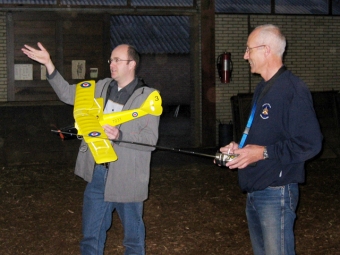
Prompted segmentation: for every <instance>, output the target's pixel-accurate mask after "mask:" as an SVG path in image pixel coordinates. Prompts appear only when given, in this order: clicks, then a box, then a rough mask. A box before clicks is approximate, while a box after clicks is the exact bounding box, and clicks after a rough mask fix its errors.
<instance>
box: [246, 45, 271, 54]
mask: <svg viewBox="0 0 340 255" xmlns="http://www.w3.org/2000/svg"><path fill="white" fill-rule="evenodd" d="M264 46H267V45H259V46H255V47H252V48H249V47H247V48H246V53H249V52H250V51H251V50H252V49H256V48H260V47H264Z"/></svg>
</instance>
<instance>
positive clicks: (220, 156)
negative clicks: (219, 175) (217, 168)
mask: <svg viewBox="0 0 340 255" xmlns="http://www.w3.org/2000/svg"><path fill="white" fill-rule="evenodd" d="M237 156H238V154H224V153H220V152H217V153H216V154H215V162H216V164H217V165H221V166H226V164H227V162H229V161H232V160H233V159H235V158H236V157H237Z"/></svg>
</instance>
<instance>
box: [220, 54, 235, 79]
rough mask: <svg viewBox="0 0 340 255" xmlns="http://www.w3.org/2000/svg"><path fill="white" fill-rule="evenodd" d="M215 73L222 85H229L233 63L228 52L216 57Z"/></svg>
mask: <svg viewBox="0 0 340 255" xmlns="http://www.w3.org/2000/svg"><path fill="white" fill-rule="evenodd" d="M217 71H218V75H219V77H220V81H221V82H222V83H229V82H230V81H231V73H232V71H233V62H232V61H231V53H230V52H224V53H223V54H221V55H219V56H218V57H217Z"/></svg>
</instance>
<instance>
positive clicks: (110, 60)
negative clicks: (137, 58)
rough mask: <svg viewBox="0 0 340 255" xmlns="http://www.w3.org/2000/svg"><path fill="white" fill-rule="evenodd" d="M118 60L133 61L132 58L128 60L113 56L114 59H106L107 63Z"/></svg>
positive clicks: (117, 61)
mask: <svg viewBox="0 0 340 255" xmlns="http://www.w3.org/2000/svg"><path fill="white" fill-rule="evenodd" d="M120 61H128V62H130V61H133V60H130V59H128V60H126V59H120V58H114V59H109V60H108V61H107V63H109V64H111V63H112V62H115V63H119V62H120Z"/></svg>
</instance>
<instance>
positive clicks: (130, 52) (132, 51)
mask: <svg viewBox="0 0 340 255" xmlns="http://www.w3.org/2000/svg"><path fill="white" fill-rule="evenodd" d="M128 57H129V59H132V60H133V61H135V62H136V68H135V69H136V70H137V69H138V67H139V62H140V55H139V53H138V51H137V50H136V48H135V47H133V46H131V45H129V47H128Z"/></svg>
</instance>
